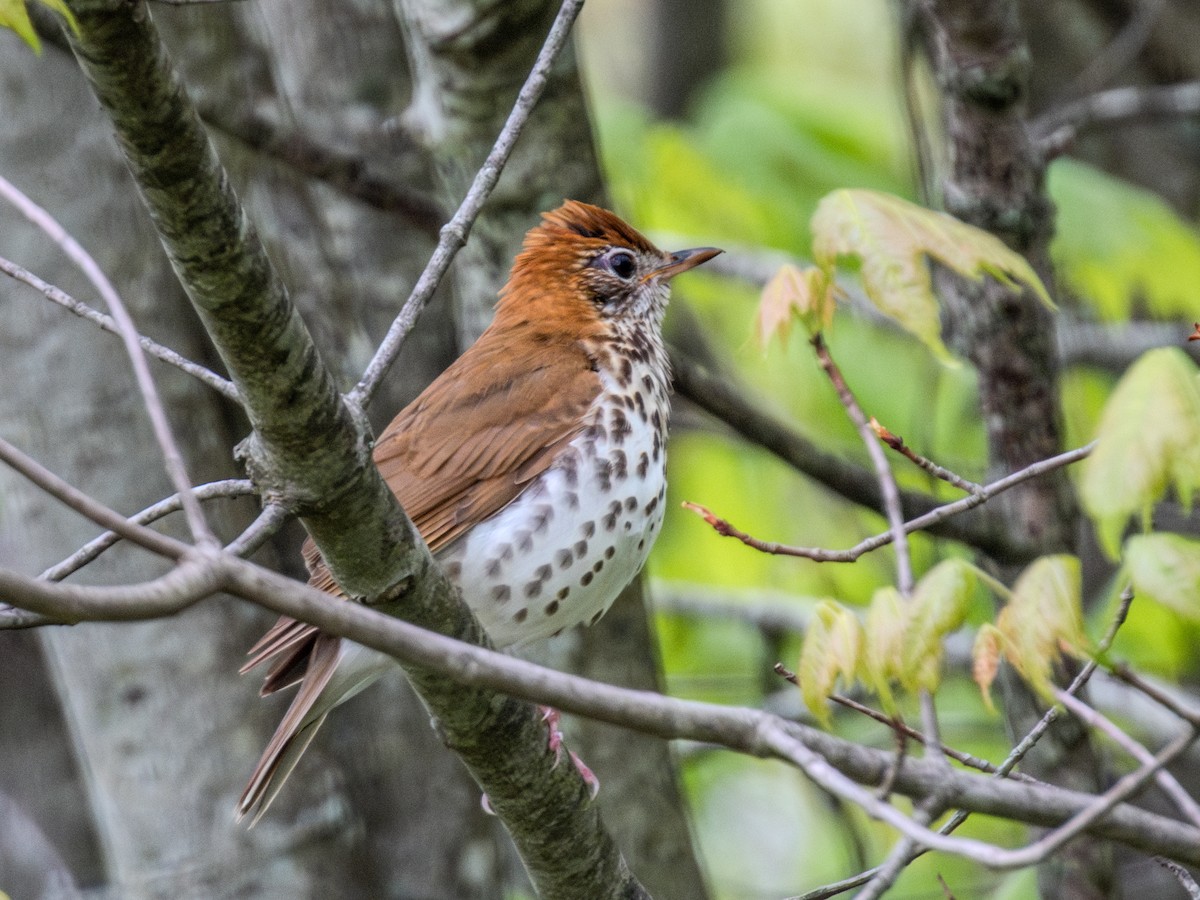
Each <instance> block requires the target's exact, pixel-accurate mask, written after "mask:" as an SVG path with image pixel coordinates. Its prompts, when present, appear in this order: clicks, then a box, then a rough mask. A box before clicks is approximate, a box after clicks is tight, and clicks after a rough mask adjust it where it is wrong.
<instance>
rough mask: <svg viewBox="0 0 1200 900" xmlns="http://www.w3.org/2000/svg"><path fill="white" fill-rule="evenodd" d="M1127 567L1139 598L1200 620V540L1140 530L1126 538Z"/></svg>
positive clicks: (1193, 619) (1188, 617)
mask: <svg viewBox="0 0 1200 900" xmlns="http://www.w3.org/2000/svg"><path fill="white" fill-rule="evenodd" d="M1125 568H1126V571H1128V573H1129V577H1130V580H1131V581H1133V589H1134V591H1135V592H1136V594H1137V596H1138V597H1139V598H1142V597H1145V598H1146V599H1149V600H1153V601H1154V602H1156V603H1161V604H1162V605H1163V606H1166V607H1169V608H1171V609H1173V610H1175V612H1177V613H1179V614H1180V615H1182V616H1184V617H1185V618H1187V619H1190V620H1191V621H1193V622H1200V541H1193V540H1189V539H1188V538H1185V537H1183V536H1182V535H1178V534H1164V533H1157V534H1140V535H1134V536H1133V537H1131V538H1130V539H1129V540H1128V541H1126V542H1125Z"/></svg>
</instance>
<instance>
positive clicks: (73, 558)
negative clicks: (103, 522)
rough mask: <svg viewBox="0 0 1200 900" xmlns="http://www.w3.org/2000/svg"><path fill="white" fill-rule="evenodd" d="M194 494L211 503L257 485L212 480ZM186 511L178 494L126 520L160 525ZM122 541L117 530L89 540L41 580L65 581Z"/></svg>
mask: <svg viewBox="0 0 1200 900" xmlns="http://www.w3.org/2000/svg"><path fill="white" fill-rule="evenodd" d="M191 493H192V494H193V495H194V496H195V497H196V499H197V500H200V501H204V500H212V499H214V498H217V497H244V496H246V495H247V494H253V493H254V483H253V482H251V481H248V480H246V479H244V478H229V479H226V480H224V481H213V482H209V483H208V484H202V485H200V486H198V487H194V488H192V491H191ZM182 508H183V504H182V503H181V502H180V499H179V495H178V494H172V495H171V496H170V497H166V498H164V499H162V500H159V501H158V502H157V503H155V504H153V505H151V506H147V507H146V508H145V509H143V510H142V511H141V512H138V513H135V514H134V515H132V516H130V517H129V518H128V520H127V521H129V522H132V523H133V524H135V525H149V524H150V523H151V522H157V521H158V520H159V519H161V518H163V517H164V516H168V515H170V514H171V513H173V512H176V511H178V510H180V509H182ZM119 540H121V535H119V534H117V532H115V531H106V532H104V534H102V535H100V536H99V537H96V538H94V539H92V540H91V541H88V543H86V544H84V545H83V546H82V547H80V548H79V549H78V550H77V551H75V553H73V554H71V555H70V556H69V557H67V558H66V559H64V560H63V561H62V562H60V563H56V564H55V565H53V566H51V567H50V568H48V569H46V571H44V572H42V574H41V575H39V576H38V578H40V579H42V580H43V581H62V580H63V579H64V578H66V577H67V576H68V575H70V574H72V573H73V572H77V571H79V570H80V569H82V568H83V567H84V566H86V565H87V564H88V563H90V562H91V561H92V560H94V559H96V557H98V556H99V555H100V554H101V553H103V552H104V551H105V550H107V549H108V548H110V547H112V546H113V545H115V544H116V543H117V542H118V541H119Z"/></svg>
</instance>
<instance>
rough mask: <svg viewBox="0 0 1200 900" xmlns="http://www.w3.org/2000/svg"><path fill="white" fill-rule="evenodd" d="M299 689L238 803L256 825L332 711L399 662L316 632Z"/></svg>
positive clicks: (243, 815) (240, 812) (242, 815)
mask: <svg viewBox="0 0 1200 900" xmlns="http://www.w3.org/2000/svg"><path fill="white" fill-rule="evenodd" d="M307 656H308V666H307V669H306V670H305V672H304V677H303V680H302V681H301V682H300V690H299V692H298V693H297V694H296V696H295V698H294V699H293V700H292V705H291V706H289V707H288V711H287V713H286V714H285V715H284V717H283V721H282V722H280V723H279V727H278V728H276V729H275V734H274V735H273V736H272V737H271V740H270V742H269V743H268V744H267V748H266V749H265V750H264V751H263V754H262V756H261V757H260V758H259V760H258V764H257V765H256V766H255V767H254V772H253V773H252V774H251V776H250V781H249V783H248V784H247V785H246V789H245V790H244V791H242V796H241V797H240V798H239V799H238V803H237V819H238V821H239V822H240V821H242V820H243V819H245V818H246V817H247V816H249V817H250V826H251V827H253V825H254V824H255V823H256V822H257V821H258V820H259V819H260V818H262V816H263V813H265V812H266V811H267V807H269V806H270V805H271V802H272V801H273V800H274V799H275V797H276V796H277V795H278V794H279V790H280V788H282V787H283V784H284V782H285V781H286V780H287V777H288V776H289V775H290V774H291V773H292V770H293V769H294V768H295V767H296V763H297V762H299V760H300V757H301V756H302V755H303V754H304V751H305V750H307V749H308V745H309V744H310V743H312V739H313V738H314V737H315V736H316V733H317V730H318V729H319V728H320V727H321V724H322V723H323V722H324V721H325V717H326V716H327V715H328V714H329V711H330V710H331V709H333V708H334V707H335V706H337V705H338V704H339V703H343V702H344V701H346V700H349V699H350V698H351V697H353V696H354V695H355V694H357V693H358V692H359V691H361V690H362V689H363V688H365V687H367V685H369V684H371V683H372V682H373V681H375V679H376V678H378V677H379V676H380V675H382V674H383V673H384V672H385V671H386V670H387V669H388V668H390V667H392V666H394V665H395V663H394V662H393V661H392V660H391V659H390V658H389V657H387V656H384V655H383V654H381V653H377V652H376V651H374V650H368V649H367V648H366V647H363V646H360V645H359V644H355V643H352V642H350V641H343V640H342V639H341V638H337V637H332V636H330V635H327V634H317V635H316V638H315V640H314V641H313V644H312V649H311V650H310V651H309V653H308V654H307Z"/></svg>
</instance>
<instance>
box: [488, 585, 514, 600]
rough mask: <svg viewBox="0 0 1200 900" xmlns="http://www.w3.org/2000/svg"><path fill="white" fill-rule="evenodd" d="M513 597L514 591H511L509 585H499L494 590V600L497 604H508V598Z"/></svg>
mask: <svg viewBox="0 0 1200 900" xmlns="http://www.w3.org/2000/svg"><path fill="white" fill-rule="evenodd" d="M511 596H512V591H511V590H509V587H508V585H507V584H498V585H496V586H495V587H494V588H492V599H493V600H495V601H496V602H497V603H507V602H508V598H509V597H511Z"/></svg>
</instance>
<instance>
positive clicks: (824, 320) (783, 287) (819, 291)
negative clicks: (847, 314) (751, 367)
mask: <svg viewBox="0 0 1200 900" xmlns="http://www.w3.org/2000/svg"><path fill="white" fill-rule="evenodd" d="M831 288H832V283H831V282H830V281H829V278H828V277H827V276H826V275H825V273H824V272H823V271H821V270H820V269H818V268H816V267H815V266H806V267H805V268H803V269H801V268H799V267H798V266H793V265H785V266H781V267H780V269H779V271H778V272H777V273H775V277H774V278H772V279H771V280H770V281H768V282H767V285H766V287H764V288H763V292H762V302H760V303H759V305H758V323H757V324H758V327H757V328H756V329H755V330H756V332H757V333H758V343H759V345H760V346H761V347H763V349H766V346H767V344H769V343H770V342H771V338H773V337H776V336H778V337H779V340H780V343H786V342H787V337H788V333H789V332H790V331H791V330H792V319H793V317H795V318H798V319H799V320H800V322H801V324H803V325H804V328H805V330H806V331H807V332H808V333H809V335H814V334H817V333H818V332H821V331H824V330H825V329H826V328H828V327H829V323H830V322H832V321H833V310H834V306H835V304H834V300H833V291H832V289H831Z"/></svg>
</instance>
